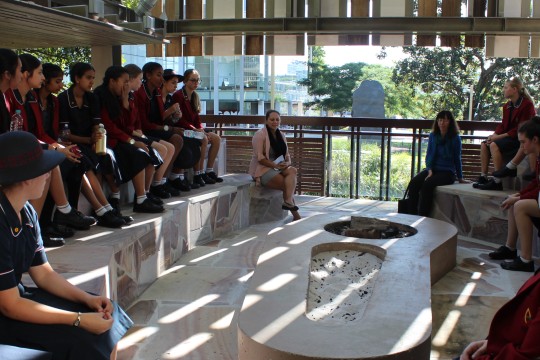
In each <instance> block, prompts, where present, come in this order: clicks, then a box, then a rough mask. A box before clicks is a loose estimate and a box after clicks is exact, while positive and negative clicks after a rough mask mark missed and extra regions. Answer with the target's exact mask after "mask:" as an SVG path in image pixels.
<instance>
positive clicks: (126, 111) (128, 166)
mask: <svg viewBox="0 0 540 360" xmlns="http://www.w3.org/2000/svg"><path fill="white" fill-rule="evenodd" d="M96 94H98V96H99V99H100V101H101V118H102V120H103V123H104V124H105V126H106V128H107V133H108V136H107V141H108V143H109V145H110V147H111V148H112V149H113V152H114V157H115V159H116V161H117V165H118V167H119V168H120V173H121V181H122V182H127V181H129V180H132V182H133V187H134V188H135V202H134V204H133V211H135V212H149V213H156V212H162V211H163V210H164V209H163V206H162V205H161V204H159V203H156V202H155V201H152V199H150V198H148V197H147V195H146V190H145V171H147V172H148V171H151V172H152V170H153V167H154V164H155V165H161V164H162V160H161V158H160V157H158V156H157V155H156V153H155V152H154V150H153V149H152V148H151V147H150V145H149V144H148V143H147V142H145V141H143V139H135V138H133V137H132V136H131V135H130V134H128V132H130V130H129V129H132V128H133V124H134V123H135V120H136V119H135V116H136V113H135V112H134V111H132V109H131V107H130V103H129V101H128V95H129V74H128V72H127V70H126V69H124V68H123V67H121V66H111V67H109V68H108V69H107V71H105V76H104V78H103V84H102V85H101V86H99V87H98V88H97V89H96ZM150 153H152V154H153V158H152V156H151V155H150ZM154 160H155V161H156V162H154ZM148 167H150V168H152V170H147V168H148ZM115 190H116V189H115Z"/></svg>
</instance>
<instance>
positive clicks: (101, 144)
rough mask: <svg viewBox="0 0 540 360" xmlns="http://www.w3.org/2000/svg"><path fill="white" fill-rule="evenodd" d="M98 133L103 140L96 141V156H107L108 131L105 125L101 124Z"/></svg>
mask: <svg viewBox="0 0 540 360" xmlns="http://www.w3.org/2000/svg"><path fill="white" fill-rule="evenodd" d="M98 131H99V132H100V133H101V139H98V141H96V154H98V155H105V154H106V153H107V131H106V130H105V126H103V124H99V129H98Z"/></svg>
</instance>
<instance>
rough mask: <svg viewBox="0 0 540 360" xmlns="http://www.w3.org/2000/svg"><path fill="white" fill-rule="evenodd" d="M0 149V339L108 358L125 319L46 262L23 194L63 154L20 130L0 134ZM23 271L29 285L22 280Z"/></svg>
mask: <svg viewBox="0 0 540 360" xmlns="http://www.w3.org/2000/svg"><path fill="white" fill-rule="evenodd" d="M0 153H1V154H2V157H3V160H4V161H2V162H1V163H0V204H1V206H0V234H1V236H0V253H1V254H2V256H1V259H0V342H1V343H3V344H7V345H13V346H20V347H26V348H33V349H38V350H44V351H47V352H50V353H52V354H53V358H54V359H65V360H82V359H88V360H90V359H93V360H96V359H102V360H108V359H115V358H116V343H117V342H118V341H119V340H120V338H121V337H122V336H123V335H124V334H125V333H126V331H127V330H128V329H129V328H130V327H131V325H132V322H131V320H130V319H129V318H128V317H127V315H126V314H125V313H124V312H123V311H122V309H120V308H119V307H118V306H117V305H116V304H113V303H112V302H111V301H110V300H109V299H107V298H106V297H104V296H99V295H92V294H89V293H86V292H84V291H82V290H80V289H79V288H77V287H75V286H74V285H72V284H71V283H69V282H68V281H67V280H66V279H64V277H62V276H60V275H59V274H57V273H56V272H55V271H54V270H53V269H52V267H51V265H50V264H49V263H48V261H47V255H46V253H45V250H44V248H43V242H42V239H41V234H40V229H39V223H38V220H37V214H36V212H35V210H34V209H33V207H32V206H31V205H30V204H29V202H28V201H29V200H32V199H37V198H39V197H41V196H42V193H43V192H44V189H45V186H46V183H47V180H48V177H49V176H50V171H51V170H52V169H53V168H55V167H57V165H58V164H59V163H61V162H62V161H63V160H64V159H65V156H64V155H63V154H61V153H59V152H58V151H51V150H43V149H42V147H41V145H40V144H39V142H38V140H37V139H36V138H35V137H34V135H32V134H30V133H28V132H24V131H14V132H9V133H6V134H3V135H0ZM25 272H28V274H29V275H30V277H31V278H32V280H33V281H34V283H35V284H36V285H37V287H36V288H30V287H25V286H24V285H22V283H21V277H22V274H23V273H25Z"/></svg>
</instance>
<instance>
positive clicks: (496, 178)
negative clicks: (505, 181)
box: [493, 177, 502, 184]
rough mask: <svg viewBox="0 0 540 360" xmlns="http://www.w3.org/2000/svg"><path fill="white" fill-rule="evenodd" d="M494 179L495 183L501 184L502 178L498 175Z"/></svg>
mask: <svg viewBox="0 0 540 360" xmlns="http://www.w3.org/2000/svg"><path fill="white" fill-rule="evenodd" d="M493 181H495V184H500V183H501V182H502V179H501V178H498V177H493Z"/></svg>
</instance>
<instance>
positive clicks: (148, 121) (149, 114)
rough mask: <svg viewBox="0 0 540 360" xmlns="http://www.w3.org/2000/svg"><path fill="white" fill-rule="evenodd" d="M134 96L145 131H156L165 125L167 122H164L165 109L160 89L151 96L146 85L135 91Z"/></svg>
mask: <svg viewBox="0 0 540 360" xmlns="http://www.w3.org/2000/svg"><path fill="white" fill-rule="evenodd" d="M134 95H135V104H136V107H137V113H138V117H139V120H140V122H141V128H142V130H143V131H145V130H155V129H157V128H158V126H163V125H165V121H164V120H163V114H164V112H165V107H164V104H163V98H162V97H161V90H160V89H155V90H154V92H153V93H152V94H151V93H150V92H149V90H148V88H147V87H146V84H143V85H142V86H141V87H140V88H139V90H137V91H135V93H134ZM155 106H157V110H158V112H159V115H158V114H157V113H156V111H155ZM153 110H154V111H153Z"/></svg>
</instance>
